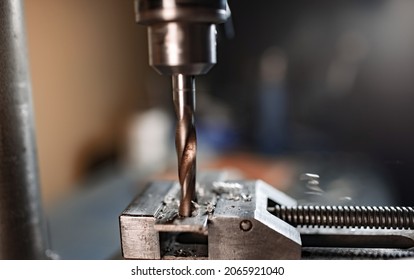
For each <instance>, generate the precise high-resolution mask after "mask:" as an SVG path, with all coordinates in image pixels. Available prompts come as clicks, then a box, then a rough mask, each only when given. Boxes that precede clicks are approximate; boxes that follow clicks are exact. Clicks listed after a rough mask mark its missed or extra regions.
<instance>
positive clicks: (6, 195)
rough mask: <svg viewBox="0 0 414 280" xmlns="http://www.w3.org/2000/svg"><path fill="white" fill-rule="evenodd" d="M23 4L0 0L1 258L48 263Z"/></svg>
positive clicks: (20, 0)
mask: <svg viewBox="0 0 414 280" xmlns="http://www.w3.org/2000/svg"><path fill="white" fill-rule="evenodd" d="M27 60H28V59H27V49H26V38H25V28H24V14H23V1H22V0H2V1H0V259H45V258H46V248H47V238H46V230H45V229H46V227H45V224H44V221H43V214H42V207H41V196H40V191H39V180H38V170H37V154H36V143H35V131H34V120H33V109H32V99H31V98H32V97H31V84H30V75H29V69H28V61H27Z"/></svg>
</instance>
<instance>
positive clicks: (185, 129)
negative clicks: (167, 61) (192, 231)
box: [172, 74, 197, 217]
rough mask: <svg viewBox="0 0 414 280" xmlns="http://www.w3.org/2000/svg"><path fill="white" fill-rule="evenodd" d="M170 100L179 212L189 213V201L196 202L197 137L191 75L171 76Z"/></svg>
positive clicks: (190, 205) (193, 87)
mask: <svg viewBox="0 0 414 280" xmlns="http://www.w3.org/2000/svg"><path fill="white" fill-rule="evenodd" d="M172 85H173V101H174V108H175V113H176V115H177V127H176V132H175V148H176V151H177V160H178V178H179V181H180V185H181V200H180V207H179V214H180V216H182V217H189V216H191V212H192V210H193V209H192V208H193V207H192V205H193V204H192V201H196V193H195V184H196V151H197V137H196V130H195V126H194V110H195V82H194V76H186V75H182V74H178V75H173V76H172Z"/></svg>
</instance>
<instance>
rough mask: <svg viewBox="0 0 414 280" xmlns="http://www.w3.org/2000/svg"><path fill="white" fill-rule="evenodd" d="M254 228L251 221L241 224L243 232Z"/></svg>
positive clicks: (244, 221)
mask: <svg viewBox="0 0 414 280" xmlns="http://www.w3.org/2000/svg"><path fill="white" fill-rule="evenodd" d="M252 227H253V224H252V222H250V221H249V220H243V221H241V222H240V229H241V230H242V231H249V230H251V229H252Z"/></svg>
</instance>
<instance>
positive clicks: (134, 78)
mask: <svg viewBox="0 0 414 280" xmlns="http://www.w3.org/2000/svg"><path fill="white" fill-rule="evenodd" d="M229 5H230V8H231V10H232V24H227V25H226V26H220V28H219V33H218V36H219V40H218V41H219V42H218V64H217V65H216V66H215V67H214V68H213V69H212V70H211V71H210V73H209V74H208V75H206V76H203V77H200V78H199V79H198V80H197V115H196V118H197V119H196V125H197V133H198V138H199V155H198V159H199V165H198V166H199V170H200V171H202V170H204V169H205V170H207V169H228V168H230V169H236V170H239V171H241V173H242V174H243V175H244V176H245V178H260V179H263V180H265V181H267V182H268V183H270V184H272V185H274V186H275V187H277V188H280V189H282V190H284V191H286V192H287V193H289V194H291V195H292V196H294V197H295V198H297V199H298V200H299V201H303V202H306V203H325V204H366V205H381V204H387V205H412V204H413V201H414V189H413V188H412V186H411V185H412V181H413V179H412V175H411V173H412V170H413V167H414V147H413V146H412V143H413V142H414V110H413V108H414V107H413V105H414V79H413V73H414V33H413V32H412V31H413V30H414V2H413V1H410V0H398V1H392V0H375V1H373V0H372V1H371V0H366V1H357V0H352V1H349V0H347V1H345V0H335V1H328V0H318V1H305V0H297V1H289V2H288V1H273V0H258V1H254V3H253V2H252V1H235V0H233V1H231V0H229ZM25 12H26V26H27V36H28V48H29V55H30V64H31V76H32V85H33V92H34V106H35V117H36V126H37V144H38V156H39V169H40V177H41V186H42V195H43V202H44V205H45V212H46V215H47V217H48V219H49V231H50V236H51V243H52V247H53V249H54V250H55V252H56V253H57V254H58V255H59V256H60V257H61V258H63V259H65V258H66V259H102V258H110V257H111V256H115V255H116V254H117V253H119V233H118V222H117V216H118V215H119V214H120V213H121V212H122V210H123V209H124V208H125V207H126V206H127V205H128V203H129V202H130V201H131V200H132V199H133V197H134V196H135V195H137V194H138V193H139V192H140V190H142V188H143V187H144V186H145V183H146V182H148V181H150V180H152V179H154V178H163V179H165V178H169V179H175V178H176V171H175V168H176V167H175V166H176V165H175V164H176V163H175V160H176V159H175V150H174V144H173V143H174V136H173V135H174V123H175V116H174V113H173V107H172V93H171V89H170V80H169V78H168V77H161V76H158V74H157V73H155V71H154V70H152V69H151V68H150V67H149V66H148V55H147V40H146V29H145V28H144V27H143V26H138V25H136V24H135V22H134V10H133V1H132V0H131V1H117V0H99V1H98V0H88V1H81V0H71V1H68V0H37V1H26V4H25ZM304 172H309V173H316V174H318V175H319V176H320V186H319V188H318V190H315V189H311V190H310V189H308V187H307V184H306V182H305V183H303V182H300V180H299V179H300V174H302V173H304Z"/></svg>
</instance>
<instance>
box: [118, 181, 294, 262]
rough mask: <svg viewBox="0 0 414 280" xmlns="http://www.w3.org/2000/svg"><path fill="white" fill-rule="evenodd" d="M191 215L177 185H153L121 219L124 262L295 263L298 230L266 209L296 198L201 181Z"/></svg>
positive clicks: (259, 185) (254, 185) (249, 185)
mask: <svg viewBox="0 0 414 280" xmlns="http://www.w3.org/2000/svg"><path fill="white" fill-rule="evenodd" d="M197 194H198V203H197V204H196V207H195V210H194V211H193V215H192V216H191V217H185V218H184V217H181V216H180V215H179V214H178V211H179V210H178V207H179V206H178V205H179V204H178V203H177V201H178V200H179V187H178V184H177V183H176V182H169V183H168V182H154V183H152V184H151V185H150V186H149V187H148V188H147V189H146V191H145V193H144V194H143V195H141V196H140V197H138V198H137V199H136V200H135V201H134V202H133V203H132V204H131V205H130V206H129V207H128V208H127V209H126V210H125V211H124V212H123V213H122V214H121V216H120V228H121V241H122V252H123V256H124V258H126V259H299V258H300V257H301V240H300V234H299V232H298V231H297V230H296V229H295V228H294V227H292V226H290V225H289V224H287V223H286V222H284V221H282V220H280V219H279V218H277V217H275V216H274V215H272V214H271V213H269V212H268V211H267V206H268V202H269V200H270V201H272V202H275V203H281V204H285V203H286V204H287V205H294V204H295V203H296V202H295V200H293V199H291V198H290V197H288V196H286V195H285V194H283V193H281V192H279V191H277V190H275V189H274V188H273V187H271V186H269V185H267V184H265V183H264V182H262V181H224V180H211V178H207V179H205V178H201V179H200V180H199V187H198V188H197Z"/></svg>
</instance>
